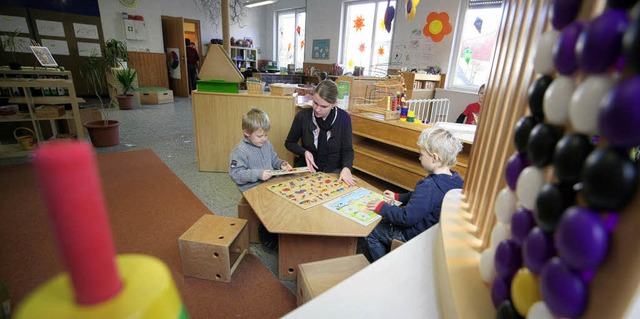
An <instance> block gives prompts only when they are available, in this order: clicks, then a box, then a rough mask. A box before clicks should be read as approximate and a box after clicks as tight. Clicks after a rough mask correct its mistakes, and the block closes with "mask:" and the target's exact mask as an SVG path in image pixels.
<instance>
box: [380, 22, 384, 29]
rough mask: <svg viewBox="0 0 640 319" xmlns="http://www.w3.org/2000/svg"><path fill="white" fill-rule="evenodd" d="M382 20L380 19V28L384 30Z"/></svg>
mask: <svg viewBox="0 0 640 319" xmlns="http://www.w3.org/2000/svg"><path fill="white" fill-rule="evenodd" d="M384 27H385V26H384V20H380V29H382V30H384V29H385V28H384Z"/></svg>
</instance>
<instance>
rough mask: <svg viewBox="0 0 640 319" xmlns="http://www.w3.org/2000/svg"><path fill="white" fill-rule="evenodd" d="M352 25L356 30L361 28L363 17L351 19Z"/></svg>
mask: <svg viewBox="0 0 640 319" xmlns="http://www.w3.org/2000/svg"><path fill="white" fill-rule="evenodd" d="M353 27H354V28H355V29H356V31H360V30H362V28H363V27H364V18H363V17H362V16H358V17H357V18H356V19H355V20H353Z"/></svg>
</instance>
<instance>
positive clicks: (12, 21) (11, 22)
mask: <svg viewBox="0 0 640 319" xmlns="http://www.w3.org/2000/svg"><path fill="white" fill-rule="evenodd" d="M0 31H2V32H16V31H18V32H20V33H29V26H28V25H27V18H25V17H16V16H7V15H4V14H0Z"/></svg>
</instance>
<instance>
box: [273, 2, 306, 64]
mask: <svg viewBox="0 0 640 319" xmlns="http://www.w3.org/2000/svg"><path fill="white" fill-rule="evenodd" d="M291 13H293V15H294V17H295V25H298V14H300V13H304V14H305V15H306V13H307V8H305V7H301V8H292V9H284V10H278V11H276V12H275V17H274V19H275V23H274V24H275V27H276V28H275V45H274V51H275V52H274V53H275V54H274V56H275V61H276V65H277V66H278V67H282V66H281V65H280V61H279V59H280V55H279V54H278V53H279V49H280V48H279V46H278V42H279V41H280V32H278V30H280V15H281V14H291ZM304 28H305V37H306V34H307V33H306V28H307V26H306V17H305V26H304ZM293 33H294V39H296V41H294V42H295V43H298V42H299V41H297V40H298V38H299V37H300V36H299V35H298V34H297V32H296V31H295V30H294V31H293ZM303 40H305V39H303ZM306 46H307V45H306V40H305V49H304V50H302V53H301V54H302V63H304V59H305V57H304V55H305V54H304V52H305V51H306ZM297 55H298V52H297V50H295V49H294V50H293V62H294V64H295V61H296V60H297V59H296V57H297ZM284 67H286V65H284ZM302 67H303V66H302V65H301V66H300V68H302Z"/></svg>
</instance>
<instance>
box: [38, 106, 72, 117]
mask: <svg viewBox="0 0 640 319" xmlns="http://www.w3.org/2000/svg"><path fill="white" fill-rule="evenodd" d="M64 113H65V110H64V105H41V106H38V107H36V116H38V117H57V116H62V115H64Z"/></svg>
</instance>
